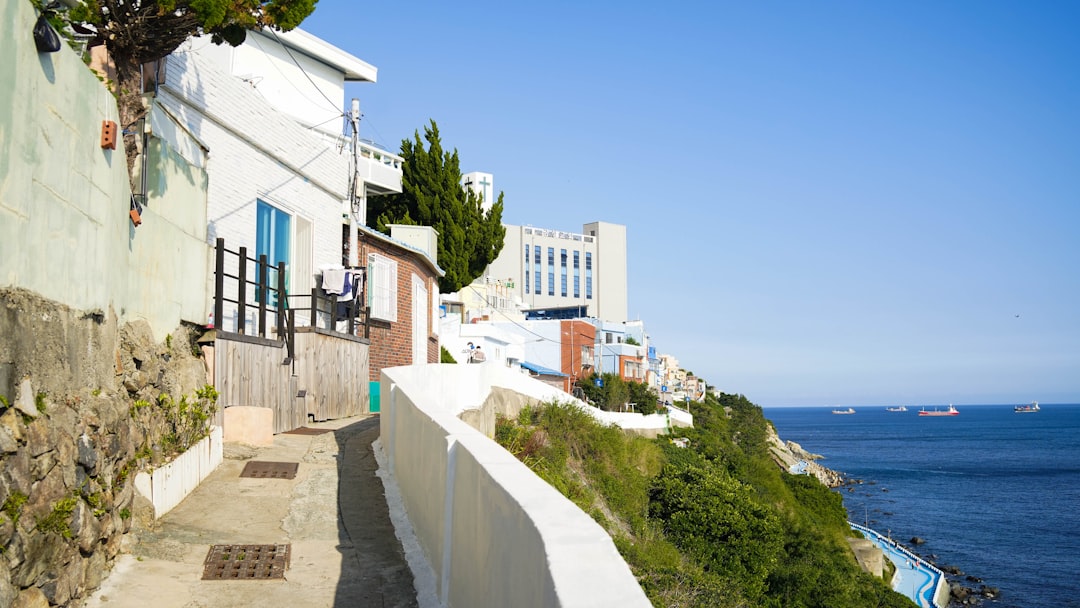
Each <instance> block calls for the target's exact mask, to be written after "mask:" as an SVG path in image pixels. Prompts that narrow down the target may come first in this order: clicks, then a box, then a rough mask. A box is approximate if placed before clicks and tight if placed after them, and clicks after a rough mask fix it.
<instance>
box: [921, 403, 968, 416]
mask: <svg viewBox="0 0 1080 608" xmlns="http://www.w3.org/2000/svg"><path fill="white" fill-rule="evenodd" d="M919 415H920V416H959V415H960V412H958V411H957V410H956V408H955V407H953V406H952V404H951V403H950V404H949V407H948V409H944V410H928V409H921V410H919Z"/></svg>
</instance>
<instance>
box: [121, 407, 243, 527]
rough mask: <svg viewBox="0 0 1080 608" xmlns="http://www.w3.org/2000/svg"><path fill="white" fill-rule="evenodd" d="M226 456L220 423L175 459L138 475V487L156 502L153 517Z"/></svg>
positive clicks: (181, 498)
mask: <svg viewBox="0 0 1080 608" xmlns="http://www.w3.org/2000/svg"><path fill="white" fill-rule="evenodd" d="M223 457H224V452H223V446H222V434H221V427H219V426H215V427H213V428H211V429H210V435H209V436H207V437H204V438H203V439H201V440H199V442H198V443H196V444H195V445H193V446H191V448H189V449H188V450H187V451H186V452H184V453H183V454H180V455H179V456H177V457H176V459H175V460H173V461H172V462H170V463H168V464H166V465H164V466H162V467H158V468H157V469H154V470H153V471H151V472H150V473H139V474H138V475H136V476H135V490H136V491H137V492H138V493H139V494H141V495H142V496H143V497H144V498H146V499H147V500H149V501H150V503H151V504H153V505H154V518H155V519H157V518H158V517H161V516H162V515H165V514H166V513H168V512H169V511H170V510H172V508H173V507H175V506H176V505H178V504H180V502H181V501H182V500H184V498H186V497H187V495H188V494H191V492H192V491H194V490H195V488H196V487H198V485H199V484H200V483H202V480H204V479H206V477H207V476H208V475H210V473H212V472H213V471H214V469H216V468H217V466H218V465H219V464H221V461H222V458H223Z"/></svg>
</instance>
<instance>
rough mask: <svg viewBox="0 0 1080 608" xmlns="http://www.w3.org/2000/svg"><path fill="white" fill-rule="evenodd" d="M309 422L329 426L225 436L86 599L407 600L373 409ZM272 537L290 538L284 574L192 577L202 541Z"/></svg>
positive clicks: (126, 606)
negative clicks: (259, 464) (269, 471)
mask: <svg viewBox="0 0 1080 608" xmlns="http://www.w3.org/2000/svg"><path fill="white" fill-rule="evenodd" d="M313 426H314V427H318V428H329V429H334V430H333V432H330V433H324V434H322V435H315V436H310V435H294V434H280V435H276V436H275V437H274V445H273V446H272V447H265V448H251V447H247V446H235V445H230V444H227V445H226V447H225V461H224V462H223V463H222V464H221V466H219V467H218V468H217V470H215V471H214V472H213V473H212V474H211V475H210V476H209V477H207V478H206V480H205V481H203V483H202V484H200V485H199V487H198V488H197V489H196V490H195V491H194V492H192V494H191V495H189V496H188V497H187V498H186V499H185V500H184V501H183V502H182V503H180V505H179V506H177V507H176V508H175V509H173V510H172V511H170V512H169V513H167V514H166V515H165V516H164V517H162V518H161V519H160V520H158V521H157V522H156V523H155V524H154V526H153V529H152V530H149V531H142V532H139V533H138V535H137V536H138V540H137V542H136V544H135V545H134V546H133V547H132V550H131V553H130V554H127V555H123V556H121V557H120V558H118V559H117V562H116V565H115V567H114V568H113V571H112V573H111V574H110V575H109V576H108V578H107V579H106V580H105V582H104V583H103V584H102V586H101V588H100V589H98V590H97V591H96V592H95V593H94V594H93V595H92V596H91V597H90V598H89V600H88V601H87V603H86V606H87V607H89V608H143V607H145V606H147V605H152V606H154V608H217V607H221V608H225V607H234V606H267V605H272V606H328V607H334V608H344V607H346V606H350V607H351V606H373V607H379V608H415V607H416V605H417V601H416V591H415V589H414V586H413V578H412V573H411V572H410V571H409V568H408V566H407V565H406V563H405V558H404V555H403V552H402V548H401V544H400V542H399V541H398V540H397V538H396V537H395V536H394V528H393V526H392V525H391V523H390V519H389V514H388V509H387V505H386V499H385V497H384V495H383V487H382V482H381V481H380V480H379V479H378V478H377V477H376V476H375V471H376V469H377V465H376V463H375V458H374V455H373V453H372V449H371V443H372V441H374V440H375V439H377V438H378V436H379V419H378V416H374V417H365V418H350V419H345V420H338V421H331V422H327V423H320V424H316V425H313ZM247 460H260V461H275V462H298V463H300V464H299V469H298V471H297V475H296V478H295V479H291V480H286V479H250V478H241V477H239V474H240V472H241V470H243V468H244V464H245V461H247ZM279 543H291V545H292V549H291V550H292V556H291V564H290V567H289V569H288V570H287V571H286V572H285V579H286V580H265V581H213V580H209V581H204V580H201V579H202V572H203V560H204V559H205V558H206V554H207V551H208V550H209V548H210V545H214V544H279Z"/></svg>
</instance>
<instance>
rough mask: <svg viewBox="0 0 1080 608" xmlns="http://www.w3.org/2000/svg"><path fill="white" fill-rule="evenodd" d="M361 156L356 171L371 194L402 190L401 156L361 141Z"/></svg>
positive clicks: (392, 192)
mask: <svg viewBox="0 0 1080 608" xmlns="http://www.w3.org/2000/svg"><path fill="white" fill-rule="evenodd" d="M359 145H360V158H359V162H358V163H357V167H356V171H357V174H358V176H359V178H360V179H361V180H362V181H363V182H364V185H365V187H366V188H367V194H368V195H369V196H378V195H381V194H394V193H396V192H401V167H402V163H403V162H404V161H403V160H402V158H401V157H400V156H398V155H397V154H393V153H391V152H387V151H386V150H383V149H382V148H379V147H378V146H375V145H374V144H372V143H369V142H363V141H361V142H359Z"/></svg>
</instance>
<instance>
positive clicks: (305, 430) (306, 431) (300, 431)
mask: <svg viewBox="0 0 1080 608" xmlns="http://www.w3.org/2000/svg"><path fill="white" fill-rule="evenodd" d="M333 430H334V429H313V428H311V427H308V426H302V427H300V428H296V429H293V430H291V431H285V434H286V435H322V434H323V433H330V432H333Z"/></svg>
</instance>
